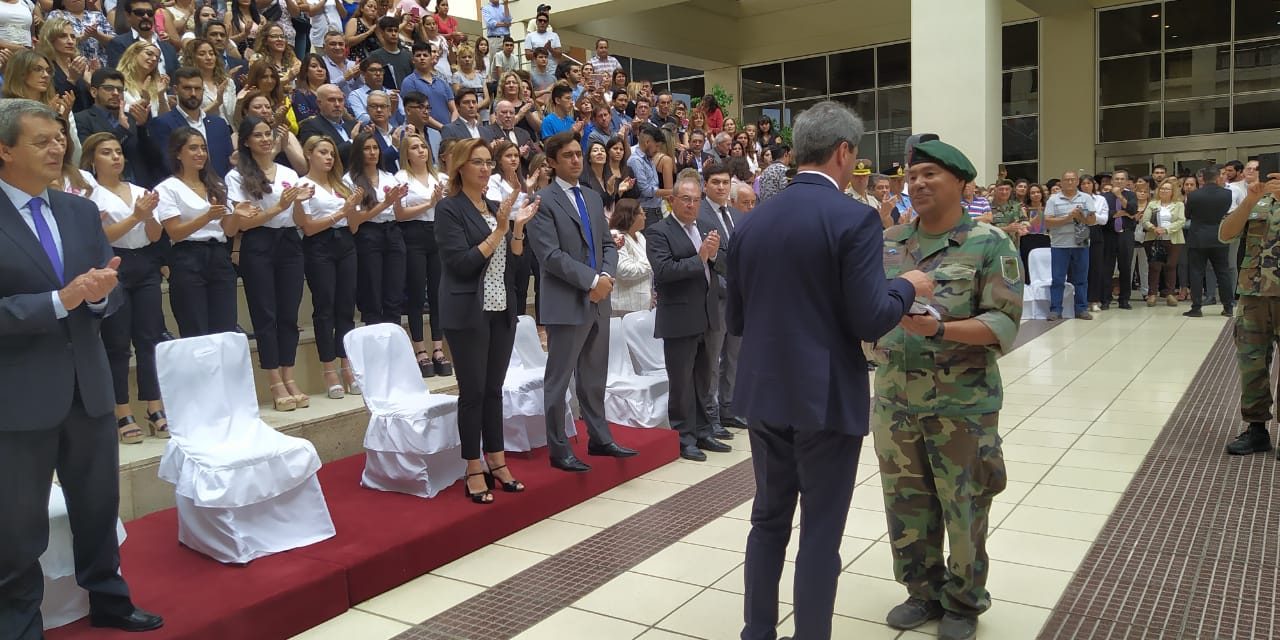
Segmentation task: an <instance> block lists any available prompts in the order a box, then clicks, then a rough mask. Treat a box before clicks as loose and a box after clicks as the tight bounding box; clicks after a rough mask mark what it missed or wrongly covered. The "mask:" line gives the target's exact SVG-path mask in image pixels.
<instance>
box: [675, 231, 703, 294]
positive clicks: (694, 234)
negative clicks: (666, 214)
mask: <svg viewBox="0 0 1280 640" xmlns="http://www.w3.org/2000/svg"><path fill="white" fill-rule="evenodd" d="M676 221H677V222H679V220H676ZM680 227H681V228H683V229H684V234H685V235H686V236H689V242H692V243H693V251H694V253H695V254H696V253H697V252H699V251H702V233H701V232H700V231H698V221H697V220H694V221H693V222H689V223H684V222H681V223H680ZM699 259H701V256H699ZM702 273H703V274H704V275H706V276H707V284H711V266H710V265H708V264H707V262H706V261H705V260H703V262H702Z"/></svg>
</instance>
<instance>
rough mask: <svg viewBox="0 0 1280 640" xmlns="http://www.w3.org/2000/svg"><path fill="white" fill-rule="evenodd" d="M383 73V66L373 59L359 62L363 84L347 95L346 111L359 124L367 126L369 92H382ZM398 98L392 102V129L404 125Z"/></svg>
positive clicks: (402, 110) (401, 106) (402, 109)
mask: <svg viewBox="0 0 1280 640" xmlns="http://www.w3.org/2000/svg"><path fill="white" fill-rule="evenodd" d="M385 73H386V71H385V67H384V66H383V64H382V63H381V62H378V61H377V60H374V59H373V58H365V59H364V60H361V61H360V75H361V76H363V77H364V84H363V85H362V86H360V87H357V88H355V89H352V90H351V93H350V94H348V95H347V109H348V110H350V111H351V115H353V116H355V118H356V121H357V122H359V123H360V124H369V107H368V104H369V92H370V91H382V77H383V75H384V74H385ZM388 95H390V93H388ZM399 98H400V96H399V94H398V93H397V94H396V97H395V99H393V100H392V103H393V105H394V106H395V110H394V111H393V112H392V113H391V126H393V127H398V126H400V125H402V124H404V105H402V104H400V99H399Z"/></svg>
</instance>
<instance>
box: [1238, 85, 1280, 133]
mask: <svg viewBox="0 0 1280 640" xmlns="http://www.w3.org/2000/svg"><path fill="white" fill-rule="evenodd" d="M1235 103H1236V104H1235V111H1236V114H1235V115H1236V118H1235V130H1236V131H1254V130H1256V129H1280V109H1277V108H1276V105H1277V104H1280V91H1272V92H1269V93H1251V94H1248V95H1243V96H1236V97H1235Z"/></svg>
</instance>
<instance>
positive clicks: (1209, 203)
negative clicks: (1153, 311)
mask: <svg viewBox="0 0 1280 640" xmlns="http://www.w3.org/2000/svg"><path fill="white" fill-rule="evenodd" d="M1199 177H1202V178H1204V187H1202V188H1200V189H1196V190H1195V192H1194V193H1192V194H1191V195H1190V196H1189V197H1188V198H1187V202H1186V215H1187V226H1186V228H1185V229H1184V230H1183V231H1184V233H1183V235H1184V236H1185V237H1186V240H1187V258H1186V263H1187V272H1188V274H1187V277H1188V279H1189V282H1190V285H1191V309H1190V310H1189V311H1186V312H1184V313H1183V314H1182V315H1184V316H1189V317H1192V318H1198V317H1201V316H1202V315H1204V313H1203V312H1202V311H1201V310H1200V308H1201V307H1202V306H1203V304H1204V289H1205V269H1204V263H1205V262H1208V263H1209V264H1210V265H1211V267H1212V268H1213V274H1214V277H1215V284H1217V286H1218V300H1221V301H1222V315H1224V316H1227V317H1231V310H1232V307H1233V306H1234V302H1235V270H1234V269H1232V268H1231V267H1232V266H1233V265H1231V263H1230V262H1229V261H1228V260H1229V257H1230V255H1229V254H1230V252H1229V250H1228V247H1227V243H1225V242H1222V241H1221V240H1219V239H1218V227H1219V226H1220V225H1221V224H1222V219H1223V218H1226V217H1227V214H1229V213H1230V212H1231V201H1232V199H1233V198H1232V192H1231V190H1230V189H1227V188H1224V187H1223V186H1222V183H1223V182H1224V177H1223V176H1222V175H1221V174H1220V173H1218V168H1217V167H1213V166H1210V167H1207V168H1205V169H1201V170H1200V174H1199ZM1210 293H1212V292H1210Z"/></svg>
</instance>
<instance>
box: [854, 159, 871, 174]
mask: <svg viewBox="0 0 1280 640" xmlns="http://www.w3.org/2000/svg"><path fill="white" fill-rule="evenodd" d="M853 175H855V176H869V175H871V161H870V160H862V159H859V160H858V162H857V163H856V164H854V165H853Z"/></svg>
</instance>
